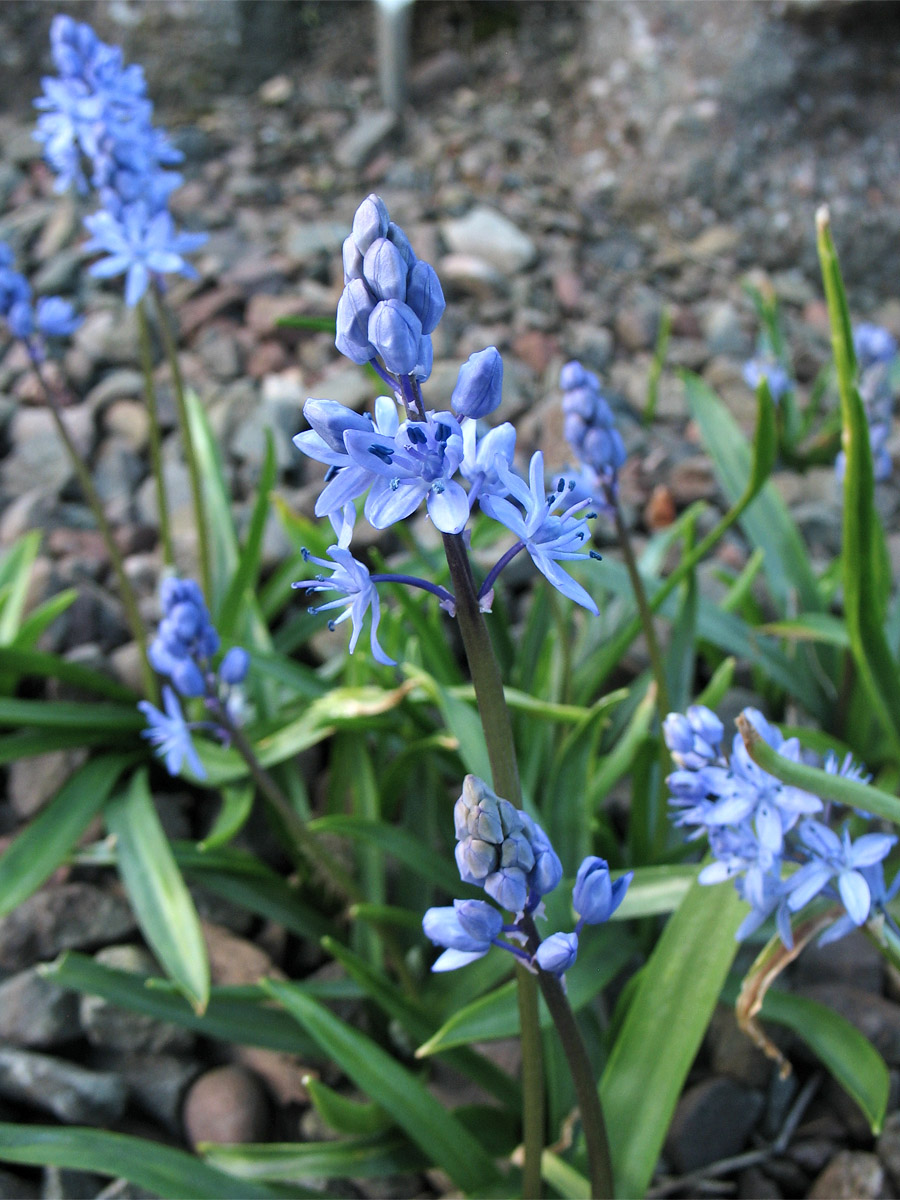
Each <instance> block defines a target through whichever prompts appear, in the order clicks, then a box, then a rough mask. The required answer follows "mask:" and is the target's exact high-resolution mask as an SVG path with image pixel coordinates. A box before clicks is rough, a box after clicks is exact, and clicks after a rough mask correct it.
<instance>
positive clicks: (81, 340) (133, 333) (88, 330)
mask: <svg viewBox="0 0 900 1200" xmlns="http://www.w3.org/2000/svg"><path fill="white" fill-rule="evenodd" d="M72 340H73V344H74V345H75V346H76V347H77V348H78V349H79V350H81V351H83V352H84V353H85V354H86V355H87V357H88V359H89V360H90V361H91V362H94V363H121V364H122V365H123V366H128V367H132V368H133V365H134V363H136V362H138V361H139V358H140V344H139V339H138V326H137V316H136V314H135V310H134V309H131V308H126V307H125V305H124V304H123V305H122V306H121V307H117V308H115V309H112V308H103V309H100V310H98V311H97V312H92V313H88V315H87V316H86V317H85V320H84V324H83V325H82V326H81V327H80V328H79V329H78V330H76V332H75V334H74V335H73V339H72Z"/></svg>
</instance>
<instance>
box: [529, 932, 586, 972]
mask: <svg viewBox="0 0 900 1200" xmlns="http://www.w3.org/2000/svg"><path fill="white" fill-rule="evenodd" d="M577 957H578V934H577V933H551V935H550V936H549V937H548V938H545V939H544V940H543V941H542V942H541V944H540V946H538V948H537V950H536V951H535V953H534V961H535V962H536V963H537V965H538V966H539V967H540V968H541V970H542V971H546V972H547V973H548V974H549V975H556V976H557V978H559V977H560V976H562V975H564V974H565V973H566V971H568V969H569V967H571V966H573V964H574V962H575V959H576V958H577Z"/></svg>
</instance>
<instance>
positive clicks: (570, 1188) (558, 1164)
mask: <svg viewBox="0 0 900 1200" xmlns="http://www.w3.org/2000/svg"><path fill="white" fill-rule="evenodd" d="M541 1175H542V1176H543V1178H544V1182H545V1183H549V1184H550V1186H551V1187H552V1188H555V1189H556V1191H557V1192H559V1194H560V1196H562V1197H563V1200H591V1184H590V1180H589V1179H587V1178H585V1176H584V1175H582V1174H581V1172H580V1171H576V1170H575V1168H574V1167H573V1166H570V1164H569V1163H567V1162H566V1160H565V1159H564V1158H560V1157H559V1155H558V1154H554V1153H553V1151H552V1150H545V1151H544V1153H543V1154H542V1155H541Z"/></svg>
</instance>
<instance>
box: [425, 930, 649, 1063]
mask: <svg viewBox="0 0 900 1200" xmlns="http://www.w3.org/2000/svg"><path fill="white" fill-rule="evenodd" d="M633 954H634V944H633V943H632V941H631V939H630V938H628V937H625V936H623V930H622V929H621V927H620V928H618V929H616V928H615V927H613V926H603V927H601V928H599V929H596V930H591V931H590V934H589V935H588V934H585V935H584V936H583V937H582V941H581V946H580V949H579V955H578V960H577V962H576V963H575V965H574V966H573V967H572V968H571V970H569V971H567V972H566V984H567V987H568V995H569V1003H570V1004H571V1006H572V1008H573V1010H574V1011H575V1012H577V1011H578V1010H579V1009H580V1008H584V1006H585V1005H586V1004H587V1003H589V1002H590V1001H591V1000H592V999H593V998H594V997H595V996H596V995H597V993H598V992H599V991H602V989H603V988H604V987H606V985H607V984H608V983H609V982H610V980H612V979H613V978H615V976H616V975H617V974H618V973H619V971H621V969H622V968H623V967H624V966H625V964H626V963H627V962H628V961H629V959H630V958H631V957H632V955H633ZM516 986H517V985H516V981H515V979H510V980H508V982H506V983H504V984H501V985H500V987H498V988H496V989H495V990H494V991H493V992H488V994H487V995H486V996H480V997H479V998H478V999H477V1000H475V1001H473V1002H472V1003H471V1004H467V1005H466V1006H465V1007H464V1008H461V1009H460V1010H459V1011H458V1012H456V1013H454V1015H453V1016H452V1017H451V1018H450V1019H449V1020H448V1021H446V1022H445V1024H444V1025H442V1026H441V1028H440V1029H439V1030H438V1031H437V1032H436V1033H435V1034H433V1035H432V1036H431V1037H430V1038H429V1039H428V1041H427V1042H425V1043H424V1044H423V1045H421V1046H420V1047H419V1048H418V1050H417V1051H416V1057H417V1058H426V1057H428V1056H429V1055H432V1054H439V1053H441V1052H442V1051H444V1050H449V1049H450V1048H451V1047H453V1046H467V1045H469V1044H470V1043H472V1042H488V1041H494V1040H496V1039H497V1038H506V1037H515V1036H516V1034H518V1032H519V1008H518V1002H517V999H516ZM539 1008H540V1023H541V1028H542V1029H549V1028H551V1027H552V1025H553V1021H552V1019H551V1017H550V1012H549V1010H548V1008H547V1007H546V1005H545V1004H544V1001H543V997H542V998H541V1000H540V1002H539Z"/></svg>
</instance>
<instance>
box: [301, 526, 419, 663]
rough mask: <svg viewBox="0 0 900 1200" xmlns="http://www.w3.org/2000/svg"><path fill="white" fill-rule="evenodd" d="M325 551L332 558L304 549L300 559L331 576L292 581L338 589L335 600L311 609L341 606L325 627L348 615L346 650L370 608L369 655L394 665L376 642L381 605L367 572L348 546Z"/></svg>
mask: <svg viewBox="0 0 900 1200" xmlns="http://www.w3.org/2000/svg"><path fill="white" fill-rule="evenodd" d="M328 554H329V556H330V557H331V559H332V562H328V561H327V560H326V559H324V558H316V557H315V556H314V555H312V554H310V553H309V552H308V551H306V550H304V552H303V559H304V561H305V562H314V563H316V564H317V565H318V566H321V567H326V568H327V569H328V570H330V571H331V572H332V574H331V577H330V578H329V579H326V578H325V576H324V575H318V576H316V578H315V579H303V580H300V581H299V582H298V583H295V584H293V585H292V586H293V587H295V588H305V589H306V590H307V591H310V592H332V591H333V592H342V593H343V595H342V596H339V597H338V598H337V600H330V601H329V602H328V603H327V604H320V605H319V606H318V607H317V608H311V609H310V610H309V611H310V612H311V613H318V612H326V611H327V610H328V609H332V608H340V607H342V606H343V607H344V611H343V612H342V613H341V615H340V616H339V617H337V618H336V619H335V620H333V621H329V628H331V629H334V628H335V627H336V626H337V625H340V624H341V622H342V621H346V620H347V619H348V618H349V619H350V621H351V622H352V633H351V635H350V653H351V654H352V653H353V651H354V650H355V649H356V643H357V641H358V640H359V635H360V634H361V633H362V628H363V621H364V620H365V616H366V613H367V612H368V611H369V610H370V609H371V611H372V628H371V634H370V645H371V647H372V655H373V657H374V658H375V659H376V660H377V661H378V662H380V663H383V664H384V665H385V666H389V667H394V666H396V665H397V664H396V662H395V661H394V659H392V658H389V657H388V655H387V654H385V652H384V650H382V648H381V646H380V645H379V642H378V637H377V632H378V622H379V621H380V619H381V605H380V603H379V600H378V591H377V589H376V588H375V585H374V584H373V583H372V580H371V578H370V577H369V572H368V570H367V569H366V567H364V566H363V564H362V563H361V562H357V560H356V559H355V558H354V557H353V555H352V554H351V553H350V551H349V550H346V549H344V548H342V547H340V546H332V547H330V549H329V550H328Z"/></svg>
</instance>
